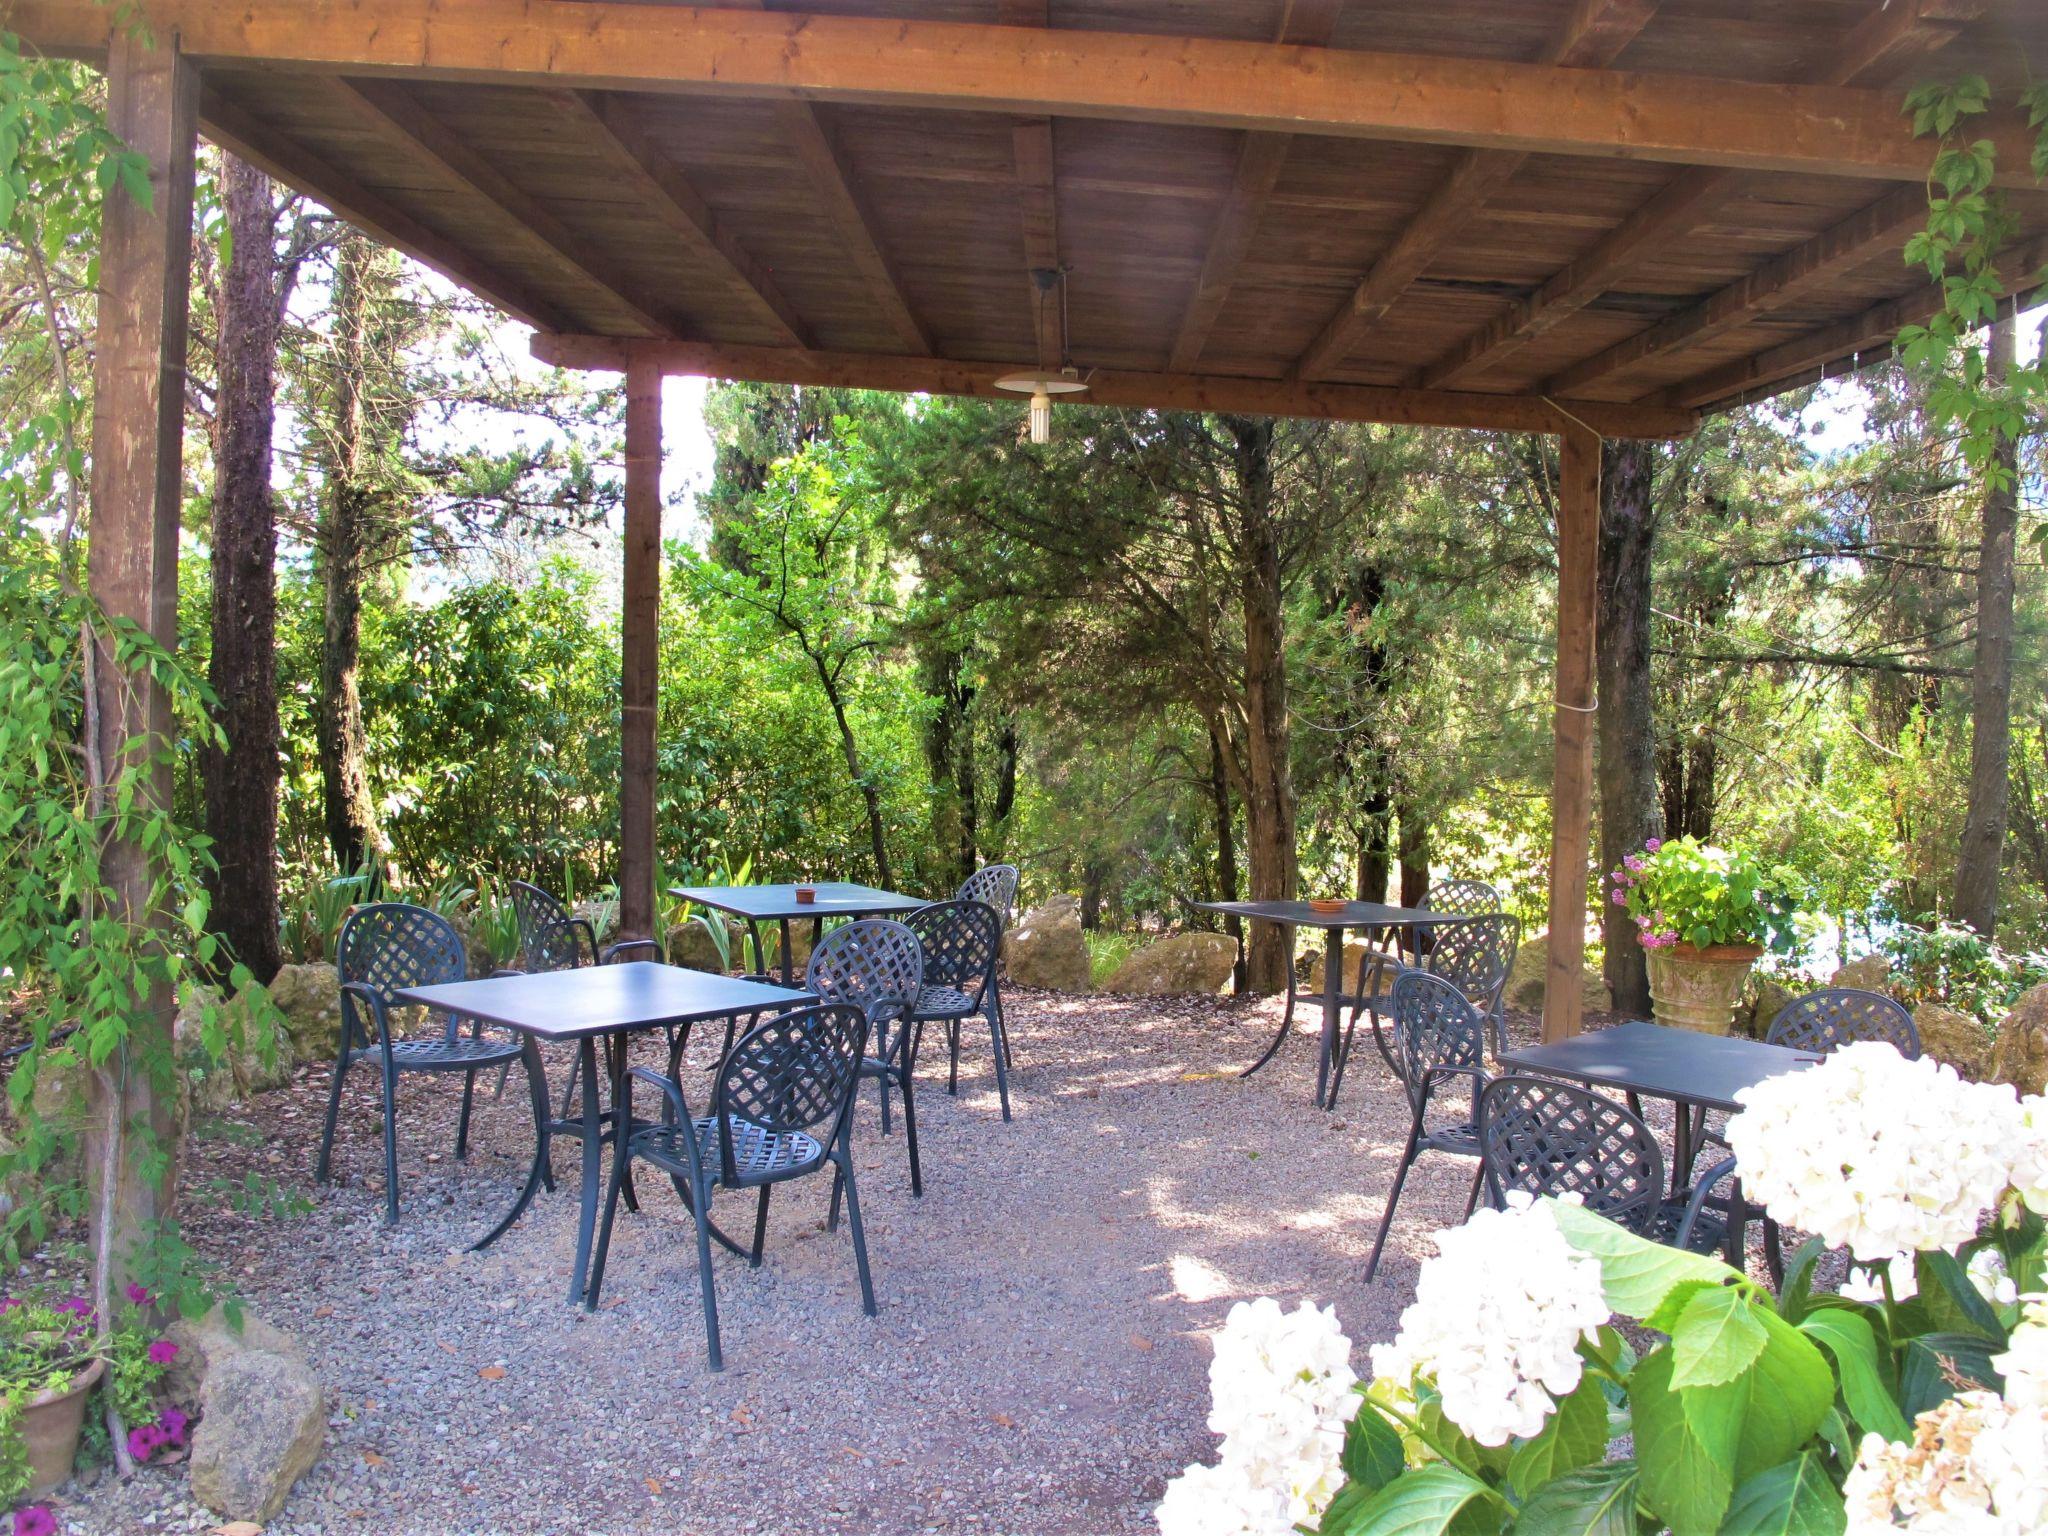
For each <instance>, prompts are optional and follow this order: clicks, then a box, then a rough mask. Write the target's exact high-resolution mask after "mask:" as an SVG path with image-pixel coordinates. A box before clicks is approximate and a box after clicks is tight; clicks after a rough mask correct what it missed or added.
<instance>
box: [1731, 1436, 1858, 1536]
mask: <svg viewBox="0 0 2048 1536" xmlns="http://www.w3.org/2000/svg"><path fill="white" fill-rule="evenodd" d="M1848 1528H1849V1518H1848V1514H1847V1511H1845V1510H1844V1508H1843V1507H1842V1496H1841V1494H1839V1493H1838V1492H1836V1491H1835V1485H1834V1484H1833V1483H1831V1482H1829V1481H1828V1475H1827V1473H1826V1471H1825V1470H1824V1469H1823V1468H1822V1467H1821V1464H1820V1458H1819V1457H1817V1456H1815V1455H1814V1454H1813V1452H1811V1451H1807V1452H1805V1453H1803V1454H1802V1455H1800V1456H1799V1457H1797V1458H1796V1459H1794V1460H1792V1461H1787V1462H1783V1463H1781V1464H1780V1465H1778V1466H1775V1467H1771V1468H1768V1469H1767V1470H1765V1471H1762V1472H1759V1473H1758V1474H1757V1475H1756V1476H1755V1477H1752V1478H1751V1479H1750V1480H1749V1481H1748V1482H1746V1483H1744V1484H1743V1485H1742V1486H1741V1487H1740V1488H1737V1489H1736V1490H1735V1497H1734V1499H1733V1500H1732V1501H1731V1502H1730V1503H1729V1505H1728V1516H1727V1518H1726V1519H1725V1520H1723V1521H1722V1523H1721V1533H1720V1536H1843V1532H1844V1531H1846V1530H1847V1529H1848Z"/></svg>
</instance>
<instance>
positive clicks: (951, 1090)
mask: <svg viewBox="0 0 2048 1536" xmlns="http://www.w3.org/2000/svg"><path fill="white" fill-rule="evenodd" d="M998 1065H1000V1063H998ZM959 1091H960V1021H959V1020H958V1019H948V1020H946V1092H947V1093H948V1094H957V1093H959ZM1004 1118H1005V1119H1007V1118H1008V1116H1005V1117H1004Z"/></svg>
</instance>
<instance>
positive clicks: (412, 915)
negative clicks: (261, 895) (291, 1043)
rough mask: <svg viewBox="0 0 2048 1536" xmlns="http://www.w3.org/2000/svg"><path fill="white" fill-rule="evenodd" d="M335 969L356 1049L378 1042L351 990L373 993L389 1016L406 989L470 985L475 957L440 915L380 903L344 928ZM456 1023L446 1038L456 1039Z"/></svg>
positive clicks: (445, 1028) (354, 915) (448, 1025)
mask: <svg viewBox="0 0 2048 1536" xmlns="http://www.w3.org/2000/svg"><path fill="white" fill-rule="evenodd" d="M334 966H335V970H336V971H337V972H339V973H340V979H341V983H342V987H343V991H342V994H341V1018H342V1033H343V1035H344V1036H345V1037H346V1038H345V1039H344V1041H343V1044H344V1046H345V1047H346V1048H348V1049H355V1048H357V1047H361V1046H368V1045H373V1044H375V1043H376V1041H375V1035H374V1033H373V1029H372V1025H373V1023H374V1021H373V1020H370V1019H365V1018H362V1017H361V1016H359V1015H358V1014H357V1012H356V1000H355V998H354V997H353V996H352V995H351V994H350V993H349V992H348V991H347V990H346V989H347V988H348V987H349V986H350V985H356V986H364V987H368V988H370V990H372V991H373V992H375V993H376V994H377V996H378V998H379V1000H380V1001H382V1003H383V1004H384V1007H385V1010H386V1011H387V1012H389V1011H390V1010H392V1009H394V1008H396V1007H397V1006H398V1004H397V1002H396V1000H395V999H396V995H397V993H398V991H399V990H400V989H401V988H404V987H432V986H439V985H440V984H442V983H443V982H450V981H462V980H464V979H465V978H466V977H467V976H468V974H469V957H468V956H467V954H466V953H465V952H464V950H463V947H462V936H461V935H460V934H458V933H457V932H456V931H455V927H454V925H453V924H452V923H450V922H449V921H448V919H447V918H445V917H443V916H441V915H440V914H439V913H438V912H429V911H428V910H427V909H426V908H425V907H415V906H411V905H409V904H407V903H405V902H402V901H380V902H376V903H374V904H373V905H371V906H367V907H358V908H356V910H355V911H354V912H351V913H350V914H349V916H348V920H347V921H346V922H344V923H343V924H342V925H341V937H340V938H339V939H337V940H336V941H335V946H334ZM455 1024H456V1021H455V1019H454V1017H453V1016H452V1015H451V1016H450V1017H448V1018H447V1019H446V1020H445V1021H444V1023H443V1025H442V1035H443V1037H444V1038H445V1039H448V1040H453V1039H454V1038H455Z"/></svg>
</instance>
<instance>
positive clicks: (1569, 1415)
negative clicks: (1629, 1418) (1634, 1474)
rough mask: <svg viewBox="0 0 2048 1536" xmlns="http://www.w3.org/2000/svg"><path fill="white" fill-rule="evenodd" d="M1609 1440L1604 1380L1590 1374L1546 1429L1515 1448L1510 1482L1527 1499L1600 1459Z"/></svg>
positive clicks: (1583, 1378) (1566, 1396) (1569, 1394)
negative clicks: (1566, 1474) (1601, 1380)
mask: <svg viewBox="0 0 2048 1536" xmlns="http://www.w3.org/2000/svg"><path fill="white" fill-rule="evenodd" d="M1607 1439H1608V1433H1607V1394H1606V1393H1605V1392H1603V1391H1602V1390H1601V1387H1600V1378H1599V1377H1597V1376H1595V1375H1594V1374H1593V1373H1592V1372H1591V1371H1588V1372H1587V1373H1586V1374H1585V1375H1584V1376H1582V1377H1580V1378H1579V1384H1578V1386H1576V1387H1575V1388H1573V1389H1572V1390H1571V1391H1570V1392H1568V1393H1566V1394H1565V1396H1564V1398H1563V1399H1562V1400H1561V1401H1560V1402H1559V1403H1558V1405H1557V1412H1555V1413H1553V1414H1552V1415H1551V1416H1550V1418H1549V1419H1548V1420H1547V1421H1546V1422H1545V1423H1544V1425H1543V1428H1542V1430H1541V1431H1540V1432H1539V1433H1537V1434H1535V1435H1533V1436H1531V1437H1530V1438H1529V1439H1527V1440H1524V1441H1523V1442H1522V1443H1521V1444H1520V1445H1518V1446H1516V1447H1515V1454H1514V1456H1513V1458H1512V1459H1511V1460H1510V1461H1509V1462H1508V1482H1509V1483H1510V1484H1511V1485H1512V1486H1513V1488H1514V1490H1515V1492H1516V1493H1518V1494H1520V1495H1521V1496H1522V1497H1523V1498H1525V1499H1526V1498H1527V1497H1529V1495H1531V1494H1533V1493H1535V1492H1536V1491H1537V1490H1538V1489H1539V1488H1541V1487H1543V1486H1544V1485H1545V1484H1546V1483H1548V1482H1550V1481H1552V1480H1553V1479H1554V1478H1559V1477H1562V1476H1564V1474H1565V1473H1567V1472H1573V1471H1576V1470H1577V1469H1578V1468H1580V1467H1584V1466H1590V1465H1591V1464H1592V1463H1594V1462H1596V1461H1598V1460H1600V1458H1601V1457H1602V1456H1603V1455H1605V1454H1606V1451H1607Z"/></svg>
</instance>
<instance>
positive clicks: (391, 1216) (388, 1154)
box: [384, 1055, 398, 1227]
mask: <svg viewBox="0 0 2048 1536" xmlns="http://www.w3.org/2000/svg"><path fill="white" fill-rule="evenodd" d="M384 1219H385V1221H386V1222H388V1223H389V1224H390V1225H392V1226H394V1227H395V1226H397V1225H398V1068H397V1066H396V1065H395V1064H394V1063H393V1062H392V1060H391V1057H390V1056H389V1055H386V1056H385V1058H384Z"/></svg>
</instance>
